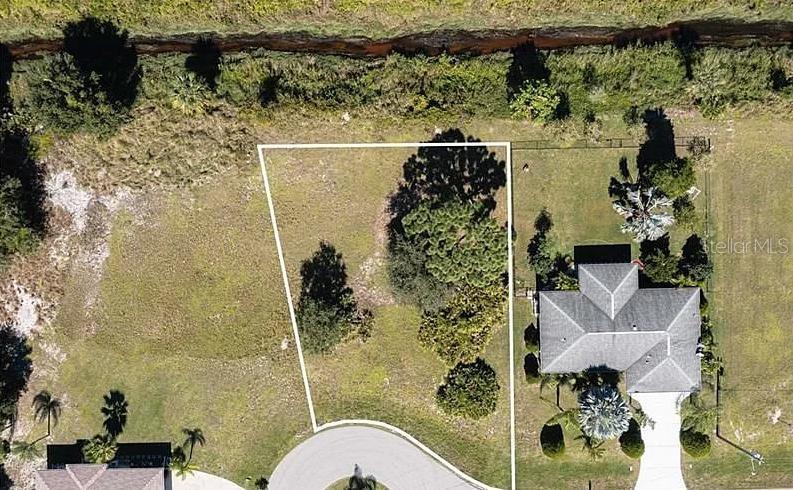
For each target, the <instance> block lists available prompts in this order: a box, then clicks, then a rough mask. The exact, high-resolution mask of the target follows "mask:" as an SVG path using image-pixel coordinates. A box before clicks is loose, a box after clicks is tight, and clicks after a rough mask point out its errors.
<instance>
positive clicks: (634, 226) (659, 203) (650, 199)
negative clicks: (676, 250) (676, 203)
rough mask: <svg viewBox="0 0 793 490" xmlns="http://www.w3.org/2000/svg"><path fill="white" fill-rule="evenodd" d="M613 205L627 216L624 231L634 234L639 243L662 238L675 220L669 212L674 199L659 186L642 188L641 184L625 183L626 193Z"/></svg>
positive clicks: (624, 216)
mask: <svg viewBox="0 0 793 490" xmlns="http://www.w3.org/2000/svg"><path fill="white" fill-rule="evenodd" d="M612 206H613V207H614V210H615V211H617V213H618V214H619V215H620V216H622V217H623V218H625V223H623V225H622V232H623V233H630V234H632V235H633V236H634V240H635V241H636V242H638V243H641V242H643V241H645V240H657V239H659V238H661V237H662V236H663V235H664V234H665V233H666V230H667V228H669V227H670V226H672V224H674V222H675V218H674V216H672V214H671V213H669V209H670V208H671V207H672V200H671V199H669V198H668V197H666V196H665V195H664V194H663V192H661V191H660V190H659V189H658V188H657V187H650V188H649V189H642V188H641V187H639V184H625V192H624V194H623V195H622V196H620V197H619V198H618V199H616V200H615V201H614V202H613V203H612Z"/></svg>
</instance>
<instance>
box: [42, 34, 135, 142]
mask: <svg viewBox="0 0 793 490" xmlns="http://www.w3.org/2000/svg"><path fill="white" fill-rule="evenodd" d="M127 37H128V35H127V32H126V31H123V30H119V29H118V28H117V27H116V26H115V25H113V24H112V23H111V22H109V21H100V20H97V19H94V18H87V19H84V20H82V21H80V22H76V23H71V24H68V25H67V26H66V28H65V29H64V48H63V49H64V52H63V53H60V54H57V55H55V56H53V57H51V58H50V59H49V61H48V62H47V63H46V64H44V65H42V64H37V65H33V66H35V67H38V70H37V71H36V72H35V73H32V74H31V76H29V86H28V99H27V103H28V104H29V105H30V109H31V113H32V114H33V115H34V116H35V117H39V118H41V120H42V121H43V122H44V123H45V124H48V125H50V126H52V127H53V128H55V129H57V130H60V131H63V132H66V133H70V132H74V131H81V130H82V131H88V132H92V133H96V134H98V135H100V136H107V135H109V134H111V133H112V132H114V131H115V130H116V129H117V128H118V127H119V126H120V125H121V124H123V123H124V122H126V121H127V119H128V118H129V110H130V108H131V107H132V105H133V104H134V102H135V99H136V98H137V95H138V85H139V82H140V79H141V70H140V67H139V66H138V59H137V54H136V52H135V48H134V47H130V46H128V45H127Z"/></svg>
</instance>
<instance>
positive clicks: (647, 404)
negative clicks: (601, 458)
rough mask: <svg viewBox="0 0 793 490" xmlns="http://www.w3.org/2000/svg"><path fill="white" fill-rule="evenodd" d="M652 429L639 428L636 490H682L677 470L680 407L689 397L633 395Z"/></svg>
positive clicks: (678, 461) (679, 470)
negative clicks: (640, 452) (640, 453)
mask: <svg viewBox="0 0 793 490" xmlns="http://www.w3.org/2000/svg"><path fill="white" fill-rule="evenodd" d="M631 396H632V397H633V399H634V400H636V401H638V402H639V403H640V404H641V406H642V409H643V410H644V412H645V413H646V414H647V416H648V417H650V419H652V420H653V421H655V427H653V428H651V427H649V426H647V427H643V428H642V439H644V455H643V456H642V459H641V465H640V466H639V479H638V481H637V482H636V490H656V489H659V488H663V489H665V490H684V489H685V488H686V484H685V482H684V481H683V471H682V469H681V467H680V458H681V456H680V455H681V452H680V451H681V448H680V403H681V402H682V401H683V400H684V399H685V398H686V397H687V396H688V393H634V394H633V395H631Z"/></svg>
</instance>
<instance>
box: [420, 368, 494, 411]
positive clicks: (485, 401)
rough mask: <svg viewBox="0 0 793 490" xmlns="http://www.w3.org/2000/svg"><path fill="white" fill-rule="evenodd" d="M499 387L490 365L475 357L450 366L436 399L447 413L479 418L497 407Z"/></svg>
mask: <svg viewBox="0 0 793 490" xmlns="http://www.w3.org/2000/svg"><path fill="white" fill-rule="evenodd" d="M499 389H500V388H499V385H498V380H497V379H496V372H495V371H494V370H493V368H492V367H490V365H489V364H487V363H486V362H485V361H483V360H482V359H476V360H475V361H474V362H471V363H460V364H457V365H456V366H455V367H454V368H452V370H451V371H449V374H447V375H446V379H445V381H444V383H443V384H442V385H441V386H439V387H438V392H437V393H436V395H435V399H436V401H437V403H438V406H439V407H440V408H441V410H443V411H444V412H446V413H447V414H449V415H455V416H460V417H467V418H470V419H481V418H482V417H485V416H487V415H490V414H491V413H493V412H494V411H495V410H496V404H497V403H498V391H499Z"/></svg>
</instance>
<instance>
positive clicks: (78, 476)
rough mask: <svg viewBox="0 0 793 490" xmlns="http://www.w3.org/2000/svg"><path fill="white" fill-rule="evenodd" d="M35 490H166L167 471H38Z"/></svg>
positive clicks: (78, 467)
mask: <svg viewBox="0 0 793 490" xmlns="http://www.w3.org/2000/svg"><path fill="white" fill-rule="evenodd" d="M36 490H165V469H164V468H109V467H108V466H107V465H104V464H74V465H73V464H67V465H66V467H65V468H64V469H62V470H39V471H37V472H36Z"/></svg>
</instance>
